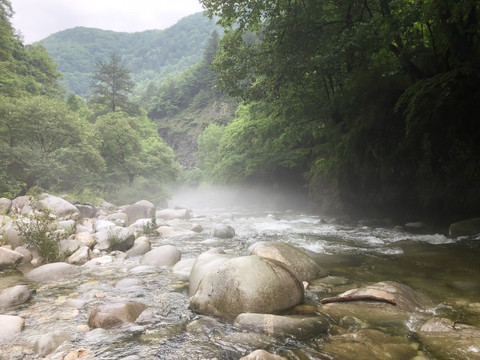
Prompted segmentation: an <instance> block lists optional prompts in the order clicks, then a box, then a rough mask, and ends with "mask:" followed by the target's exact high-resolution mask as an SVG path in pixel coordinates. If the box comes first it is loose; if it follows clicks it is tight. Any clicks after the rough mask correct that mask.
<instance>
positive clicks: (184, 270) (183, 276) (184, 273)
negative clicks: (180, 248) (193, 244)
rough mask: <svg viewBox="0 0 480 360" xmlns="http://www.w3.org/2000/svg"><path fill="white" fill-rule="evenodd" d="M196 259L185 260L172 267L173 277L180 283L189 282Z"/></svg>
mask: <svg viewBox="0 0 480 360" xmlns="http://www.w3.org/2000/svg"><path fill="white" fill-rule="evenodd" d="M196 260H197V259H196V258H190V259H183V260H180V261H179V262H177V263H176V264H175V265H173V267H172V273H173V275H174V276H175V277H176V278H177V279H178V280H180V281H189V279H190V273H191V272H192V268H193V265H194V264H195V261H196Z"/></svg>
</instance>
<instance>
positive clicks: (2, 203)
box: [0, 198, 12, 215]
mask: <svg viewBox="0 0 480 360" xmlns="http://www.w3.org/2000/svg"><path fill="white" fill-rule="evenodd" d="M11 207H12V201H11V200H10V199H7V198H0V215H4V214H8V212H9V211H10V208H11Z"/></svg>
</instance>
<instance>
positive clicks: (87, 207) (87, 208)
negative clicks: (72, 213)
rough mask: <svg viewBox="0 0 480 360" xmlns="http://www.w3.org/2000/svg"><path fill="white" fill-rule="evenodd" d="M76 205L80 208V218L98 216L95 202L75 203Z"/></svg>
mask: <svg viewBox="0 0 480 360" xmlns="http://www.w3.org/2000/svg"><path fill="white" fill-rule="evenodd" d="M75 207H76V208H77V209H78V212H79V214H80V219H82V218H88V219H91V218H94V217H95V216H97V208H96V207H95V206H94V205H93V204H88V203H85V204H75Z"/></svg>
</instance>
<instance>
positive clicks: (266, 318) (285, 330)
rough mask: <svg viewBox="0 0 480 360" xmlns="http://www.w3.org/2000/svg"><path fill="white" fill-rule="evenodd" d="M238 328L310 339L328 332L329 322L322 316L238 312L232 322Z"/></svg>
mask: <svg viewBox="0 0 480 360" xmlns="http://www.w3.org/2000/svg"><path fill="white" fill-rule="evenodd" d="M233 324H234V325H235V326H236V327H237V328H239V329H240V330H247V331H253V332H258V333H264V334H267V335H274V336H275V337H277V336H280V337H283V336H294V337H295V338H297V339H312V338H315V337H318V336H320V335H324V334H326V333H327V332H328V328H329V324H328V322H327V320H326V318H324V317H322V316H301V315H289V316H280V315H271V314H254V313H245V314H240V315H238V316H237V317H236V318H235V321H234V323H233Z"/></svg>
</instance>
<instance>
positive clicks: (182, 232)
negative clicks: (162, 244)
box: [157, 226, 197, 238]
mask: <svg viewBox="0 0 480 360" xmlns="http://www.w3.org/2000/svg"><path fill="white" fill-rule="evenodd" d="M157 231H158V232H159V233H160V235H162V236H163V237H165V238H169V237H175V236H192V235H196V234H197V233H196V232H194V231H192V230H188V229H184V228H180V227H173V226H160V227H159V228H157Z"/></svg>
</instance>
